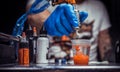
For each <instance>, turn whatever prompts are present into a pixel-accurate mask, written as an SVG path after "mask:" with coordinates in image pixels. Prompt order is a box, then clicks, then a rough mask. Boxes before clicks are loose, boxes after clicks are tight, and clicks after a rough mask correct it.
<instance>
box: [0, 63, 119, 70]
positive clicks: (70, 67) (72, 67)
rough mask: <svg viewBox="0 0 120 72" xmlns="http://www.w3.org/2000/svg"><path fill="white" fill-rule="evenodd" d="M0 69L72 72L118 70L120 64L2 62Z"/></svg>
mask: <svg viewBox="0 0 120 72" xmlns="http://www.w3.org/2000/svg"><path fill="white" fill-rule="evenodd" d="M0 70H6V71H8V70H12V71H15V72H16V71H49V72H50V71H51V72H54V71H56V70H60V71H62V72H64V71H65V72H67V71H68V72H74V71H83V72H84V71H85V72H89V71H90V72H91V71H92V72H96V71H97V72H99V71H100V72H102V71H103V72H120V64H115V63H110V64H98V63H97V64H89V65H72V64H66V65H60V64H59V65H58V64H30V65H29V66H22V65H18V64H2V65H0Z"/></svg>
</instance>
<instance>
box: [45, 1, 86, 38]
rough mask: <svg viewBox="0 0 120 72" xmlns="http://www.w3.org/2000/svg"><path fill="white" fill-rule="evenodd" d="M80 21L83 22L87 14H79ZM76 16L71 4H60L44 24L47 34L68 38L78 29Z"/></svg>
mask: <svg viewBox="0 0 120 72" xmlns="http://www.w3.org/2000/svg"><path fill="white" fill-rule="evenodd" d="M79 14H80V21H81V22H83V21H84V20H85V19H86V18H87V16H88V14H87V13H86V12H80V13H79ZM78 26H79V24H78V20H77V16H76V14H75V12H74V7H73V6H72V5H71V4H65V3H64V4H60V5H59V6H58V7H57V8H56V9H55V10H54V11H53V12H52V14H51V15H50V16H49V17H48V19H47V20H46V21H45V22H44V27H45V29H46V30H47V33H48V34H49V35H51V36H63V35H67V36H69V35H70V33H72V32H73V31H74V28H76V27H78Z"/></svg>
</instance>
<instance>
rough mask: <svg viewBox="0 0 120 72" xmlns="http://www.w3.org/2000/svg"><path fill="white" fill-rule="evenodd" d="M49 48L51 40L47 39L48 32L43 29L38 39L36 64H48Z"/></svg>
mask: <svg viewBox="0 0 120 72" xmlns="http://www.w3.org/2000/svg"><path fill="white" fill-rule="evenodd" d="M48 47H49V39H48V37H47V32H46V31H45V30H44V28H42V29H41V31H40V35H39V37H38V39H37V49H36V63H37V64H41V63H42V64H43V63H48V60H47V53H48Z"/></svg>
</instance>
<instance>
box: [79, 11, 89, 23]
mask: <svg viewBox="0 0 120 72" xmlns="http://www.w3.org/2000/svg"><path fill="white" fill-rule="evenodd" d="M79 15H80V18H79V19H80V22H83V21H84V20H85V19H86V18H87V17H88V13H87V12H85V11H81V12H80V13H79Z"/></svg>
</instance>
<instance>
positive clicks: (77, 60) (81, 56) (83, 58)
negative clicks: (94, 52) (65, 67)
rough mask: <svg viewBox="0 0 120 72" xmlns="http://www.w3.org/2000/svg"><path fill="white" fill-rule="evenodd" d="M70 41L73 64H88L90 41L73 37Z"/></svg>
mask: <svg viewBox="0 0 120 72" xmlns="http://www.w3.org/2000/svg"><path fill="white" fill-rule="evenodd" d="M71 42H72V50H73V61H74V64H75V65H88V63H89V52H90V46H91V42H90V40H87V39H74V40H71Z"/></svg>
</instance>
